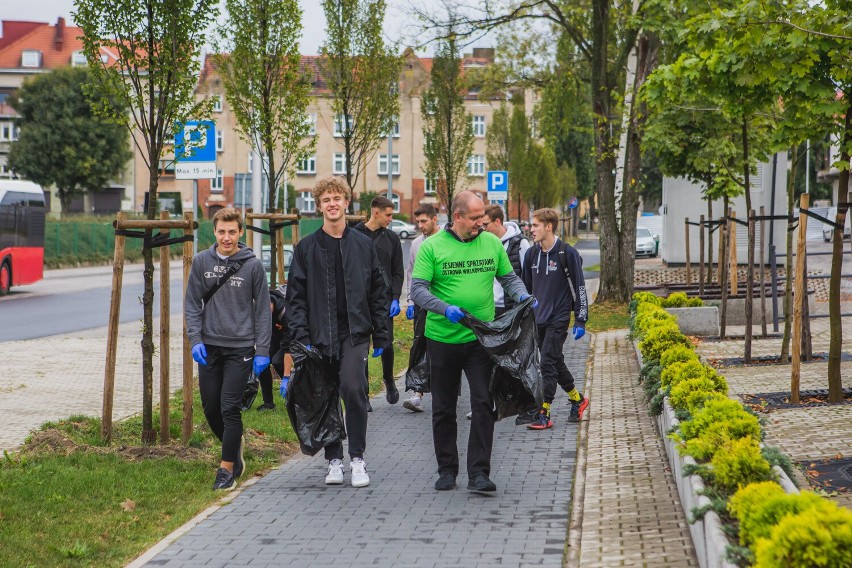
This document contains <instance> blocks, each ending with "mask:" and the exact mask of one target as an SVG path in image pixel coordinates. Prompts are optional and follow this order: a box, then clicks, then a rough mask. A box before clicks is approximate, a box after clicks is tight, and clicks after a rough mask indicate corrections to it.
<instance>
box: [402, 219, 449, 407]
mask: <svg viewBox="0 0 852 568" xmlns="http://www.w3.org/2000/svg"><path fill="white" fill-rule="evenodd" d="M414 220H415V222H416V223H417V227H418V228H419V229H420V235H418V237H417V238H416V239H414V240H413V241H412V242H411V250H409V251H408V264H407V265H406V267H405V281H406V286H407V288H406V290H407V294H406V295H407V298H406V300H407V302H408V307H407V308H406V309H405V317H406V318H408V319H409V320H413V319H415V318H416V317H417V315H418V313H419V312H420V308H419V307H418V306H416V305H415V304H414V302H413V301H412V299H411V271H412V270H413V269H414V260H415V259H416V258H417V251H418V250H420V245H422V244H423V241H424V240H426V239H428V238H429V237H431V236H432V235H434V234H435V233H437V232H438V231H440V230H441V228H440V227H439V226H438V212H437V211H436V210H435V206H434V205H432V204H431V203H424V204H422V205H420V207H418V208H417V210H416V211H415V212H414ZM402 406H403V408H407V409H408V410H410V411H412V412H423V393H422V392H413V393H412V394H411V398H409V399H408V400H406V401H405V402H403V403H402Z"/></svg>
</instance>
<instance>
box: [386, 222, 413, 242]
mask: <svg viewBox="0 0 852 568" xmlns="http://www.w3.org/2000/svg"><path fill="white" fill-rule="evenodd" d="M389 228H390V230H391V231H393V232H394V233H396V234H397V235H399V238H400V239H407V238H409V237H413V236H414V235H416V234H417V227H415V226H414V225H411V224H409V223H406V222H404V221H400V220H399V219H394V220H393V221H391V224H390V227H389Z"/></svg>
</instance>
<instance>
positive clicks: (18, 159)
mask: <svg viewBox="0 0 852 568" xmlns="http://www.w3.org/2000/svg"><path fill="white" fill-rule="evenodd" d="M89 81H90V77H89V71H88V70H87V69H86V68H84V67H76V68H75V67H67V68H63V69H57V70H55V71H51V72H50V73H45V74H44V75H36V76H34V77H33V78H31V79H29V80H27V81H26V82H24V84H23V85H22V86H21V88H20V89H18V91H17V92H16V93H15V94H14V95H13V96H12V97H11V98H10V101H9V102H10V104H11V105H12V108H14V109H15V110H16V111H18V114H20V118H19V119H18V120H17V124H18V126H20V128H21V133H20V135H19V137H18V140H17V141H15V142H13V143H12V147H11V150H10V151H9V166H10V167H11V168H12V169H13V170H14V171H15V172H17V173H18V174H20V175H22V176H23V177H25V178H27V179H29V180H32V181H33V182H35V183H37V184H39V185H41V186H43V187H49V186H56V193H57V195H58V196H59V202H60V204H61V205H62V212H63V213H66V212H67V211H68V206H69V205H70V203H71V200H72V199H74V197H76V196H78V195H81V194H82V193H83V192H85V191H87V190H93V191H100V190H102V189H104V186H106V184H107V182H109V180H110V179H112V178H115V177H116V176H118V175H120V174H121V172H122V171H123V170H124V166H125V165H126V164H127V161H128V160H129V159H130V158H131V157H132V154H131V153H130V148H129V146H128V138H127V130H126V129H124V128H122V127H121V126H120V125H117V124H115V123H114V122H111V121H109V120H106V119H104V118H103V117H100V116H96V115H95V114H94V112H93V111H92V107H91V100H92V99H91V97H89V96H88V95H87V94H86V93H85V92H84V90H83V87H84V85H87V84H88V83H89Z"/></svg>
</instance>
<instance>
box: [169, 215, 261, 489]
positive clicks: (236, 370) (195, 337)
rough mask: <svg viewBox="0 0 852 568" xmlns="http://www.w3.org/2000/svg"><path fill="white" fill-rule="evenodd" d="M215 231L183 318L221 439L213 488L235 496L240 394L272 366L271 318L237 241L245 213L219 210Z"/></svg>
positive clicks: (195, 268) (192, 280) (195, 270)
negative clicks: (254, 375) (251, 375)
mask: <svg viewBox="0 0 852 568" xmlns="http://www.w3.org/2000/svg"><path fill="white" fill-rule="evenodd" d="M213 232H214V234H215V235H216V244H214V245H213V246H211V247H210V248H209V249H207V250H205V251H202V252H200V253H198V254H197V255H195V258H194V259H193V262H192V270H191V271H190V273H189V281H188V283H187V288H186V297H185V298H184V317H185V318H186V333H187V336H188V337H189V343H190V345H192V358H193V359H195V361H196V362H197V363H198V388H199V390H200V391H201V405H202V407H203V408H204V416H205V418H207V423H208V424H209V425H210V429H211V430H212V431H213V433H214V434H215V435H216V437H217V438H219V441H221V442H222V460H221V463H220V464H219V469H218V470H217V471H216V481H215V482H214V483H213V489H223V490H228V491H230V490H232V489H234V487H236V481H235V479H236V478H238V477H240V476H241V475H242V473H243V470H244V469H245V462H244V461H243V456H242V450H243V438H242V436H243V420H242V413H241V409H240V406H241V403H242V398H243V392H244V391H245V388H246V383H247V381H248V378H249V375H250V374H251V371H252V367H253V368H254V372H255V374H258V375H259V374H261V373H262V372H263V371H264V369H266V367H267V366H269V338H270V336H271V334H272V332H271V325H272V323H271V321H272V320H271V317H270V312H269V289H268V287H267V284H266V272H265V271H264V269H263V264H262V263H261V262H260V260H259V259H258V258H257V257H256V256H255V255H254V252H253V251H252V250H251V249H250V248H249V247H247V246H246V245H244V244H243V243H241V242H239V241H240V237H241V236H242V235H243V221H242V217H241V216H240V213H239V212H238V211H237V210H236V209H232V208H230V207H226V208H224V209H220V210H219V211H218V212H217V213H216V214H215V215H214V216H213ZM236 266H239V268H237V269H236V270H234V268H236ZM214 287H215V288H216V290H215V291H214V292H213V295H212V296H210V295H209V294H210V292H211V290H212V289H213V288H214Z"/></svg>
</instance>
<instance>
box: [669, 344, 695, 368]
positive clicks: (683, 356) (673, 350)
mask: <svg viewBox="0 0 852 568" xmlns="http://www.w3.org/2000/svg"><path fill="white" fill-rule="evenodd" d="M693 360H695V361H698V354H697V353H696V352H695V350H694V349H693V348H692V347H691V346H690V347H687V346H686V345H673V346H671V347H669V348H668V349H666V350H665V351H664V352H663V354H662V355H660V366H662V367H664V368H665V367H668V366H669V365H671V364H672V363H678V362H681V361H693Z"/></svg>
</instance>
